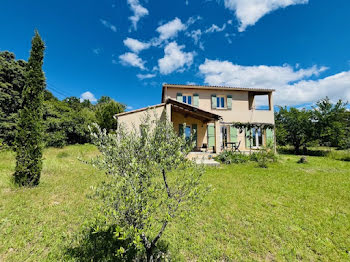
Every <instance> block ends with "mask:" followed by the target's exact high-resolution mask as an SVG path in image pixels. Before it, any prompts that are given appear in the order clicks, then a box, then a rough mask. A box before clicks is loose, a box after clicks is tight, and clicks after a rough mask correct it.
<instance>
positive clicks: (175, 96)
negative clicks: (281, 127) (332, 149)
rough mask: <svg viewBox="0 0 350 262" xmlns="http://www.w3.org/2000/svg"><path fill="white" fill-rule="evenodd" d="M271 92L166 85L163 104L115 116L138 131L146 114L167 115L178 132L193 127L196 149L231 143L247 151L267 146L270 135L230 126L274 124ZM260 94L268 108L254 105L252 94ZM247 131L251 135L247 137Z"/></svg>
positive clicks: (264, 90)
mask: <svg viewBox="0 0 350 262" xmlns="http://www.w3.org/2000/svg"><path fill="white" fill-rule="evenodd" d="M272 94H273V90H268V89H261V90H260V89H245V88H228V87H212V86H191V85H167V84H165V85H163V90H162V101H161V102H162V104H159V105H155V106H152V107H147V108H142V109H139V110H134V111H131V112H125V113H121V114H118V115H117V116H116V117H117V118H118V123H119V124H121V125H124V126H126V127H127V128H128V129H130V130H131V129H136V130H140V128H139V126H140V124H141V123H142V120H143V119H144V118H145V117H146V116H147V114H148V115H149V116H150V117H151V118H155V117H158V118H163V119H165V118H167V119H168V120H169V121H171V122H172V123H173V126H174V129H175V131H176V132H178V133H181V132H185V133H186V134H187V133H188V131H189V130H191V131H192V132H193V131H194V130H195V133H196V148H195V150H197V151H199V150H202V149H203V148H205V150H206V151H209V152H211V151H215V152H220V151H221V150H223V149H225V148H228V147H230V146H231V147H232V144H234V145H236V146H238V145H239V149H240V151H247V150H252V149H255V148H259V147H261V146H264V145H266V141H267V139H268V136H269V138H270V137H271V135H269V134H267V133H266V131H265V130H263V129H261V130H260V128H253V129H252V130H250V131H249V132H246V129H244V128H233V126H234V123H243V124H244V123H254V124H258V125H259V123H260V124H262V125H263V124H265V125H271V126H272V125H274V123H275V121H274V110H273V95H272ZM260 95H264V96H266V97H267V101H268V108H267V109H265V110H257V109H256V107H255V97H256V96H260ZM183 96H186V98H187V99H188V97H191V98H190V100H191V101H187V100H186V99H183V100H184V101H186V102H187V103H184V101H181V100H182V97H183ZM213 97H215V99H216V98H220V99H223V101H224V104H225V106H223V108H219V107H216V106H215V105H214V106H213V103H214V104H215V103H216V102H215V101H216V100H215V99H214V98H213ZM194 99H196V101H195V102H194ZM213 99H214V100H213ZM229 100H230V101H229ZM217 103H220V101H218V102H217ZM228 104H229V105H228ZM183 128H185V129H186V131H183ZM180 129H182V131H180ZM231 132H232V134H231ZM248 134H251V135H250V139H249V140H247V137H249V135H248Z"/></svg>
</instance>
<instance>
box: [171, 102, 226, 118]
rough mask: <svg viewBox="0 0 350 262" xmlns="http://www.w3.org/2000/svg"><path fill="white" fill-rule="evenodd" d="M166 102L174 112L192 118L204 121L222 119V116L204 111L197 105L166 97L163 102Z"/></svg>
mask: <svg viewBox="0 0 350 262" xmlns="http://www.w3.org/2000/svg"><path fill="white" fill-rule="evenodd" d="M165 103H166V104H171V105H172V109H173V110H174V111H175V112H179V113H181V114H185V115H189V116H193V117H194V118H197V119H200V120H202V121H204V122H209V121H213V120H214V121H215V120H220V119H222V116H220V115H217V114H213V113H211V112H208V111H205V110H203V109H199V108H198V107H194V106H191V105H189V104H185V103H182V102H179V101H177V100H174V99H171V98H168V99H167V100H166V102H165Z"/></svg>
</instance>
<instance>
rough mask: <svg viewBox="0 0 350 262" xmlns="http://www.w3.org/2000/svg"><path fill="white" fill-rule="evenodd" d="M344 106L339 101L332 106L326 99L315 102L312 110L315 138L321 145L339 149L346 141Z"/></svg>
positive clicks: (344, 104)
mask: <svg viewBox="0 0 350 262" xmlns="http://www.w3.org/2000/svg"><path fill="white" fill-rule="evenodd" d="M346 106H347V103H344V102H343V101H342V100H341V99H339V100H338V102H337V103H335V104H333V103H332V102H331V101H330V100H329V98H328V97H326V98H325V99H322V100H320V101H318V102H317V104H316V107H314V108H313V118H314V121H315V127H316V129H315V130H316V136H317V137H318V138H319V139H320V142H321V144H322V145H328V146H334V147H339V146H340V145H341V144H342V141H344V140H346V139H347V136H348V132H347V128H346V126H347V124H346V122H347V121H346V120H347V116H346V112H347V111H346Z"/></svg>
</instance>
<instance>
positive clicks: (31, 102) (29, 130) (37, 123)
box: [14, 31, 45, 186]
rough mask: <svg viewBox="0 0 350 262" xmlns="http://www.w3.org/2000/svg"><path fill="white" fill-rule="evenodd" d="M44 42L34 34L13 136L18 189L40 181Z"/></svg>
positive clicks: (15, 179) (36, 33)
mask: <svg viewBox="0 0 350 262" xmlns="http://www.w3.org/2000/svg"><path fill="white" fill-rule="evenodd" d="M44 49H45V46H44V42H43V41H42V39H41V37H40V36H39V33H38V32H37V31H36V32H35V36H34V37H33V40H32V50H31V52H30V57H29V61H28V64H27V70H26V78H25V86H24V90H23V94H22V100H23V101H22V109H21V110H20V113H19V120H18V124H17V131H18V133H17V135H16V140H15V142H16V153H17V156H16V160H17V162H16V169H15V173H14V181H15V183H16V184H18V185H20V186H36V185H38V184H39V181H40V174H41V169H42V147H43V140H42V135H43V127H42V126H43V99H44V89H45V76H44V73H43V71H42V65H43V60H44Z"/></svg>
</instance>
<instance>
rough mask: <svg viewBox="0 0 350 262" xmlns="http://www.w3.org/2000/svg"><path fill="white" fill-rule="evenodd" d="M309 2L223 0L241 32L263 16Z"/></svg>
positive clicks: (303, 0)
mask: <svg viewBox="0 0 350 262" xmlns="http://www.w3.org/2000/svg"><path fill="white" fill-rule="evenodd" d="M308 2H309V0H225V1H224V4H225V7H226V8H228V9H229V10H231V11H234V12H235V15H236V18H237V20H238V22H239V28H238V31H240V32H243V31H244V30H245V29H246V28H247V27H248V26H251V25H255V23H256V22H257V21H258V20H259V19H260V18H262V17H263V16H264V15H266V14H268V13H270V12H272V11H275V10H277V9H279V8H285V7H288V6H290V5H298V4H307V3H308Z"/></svg>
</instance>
